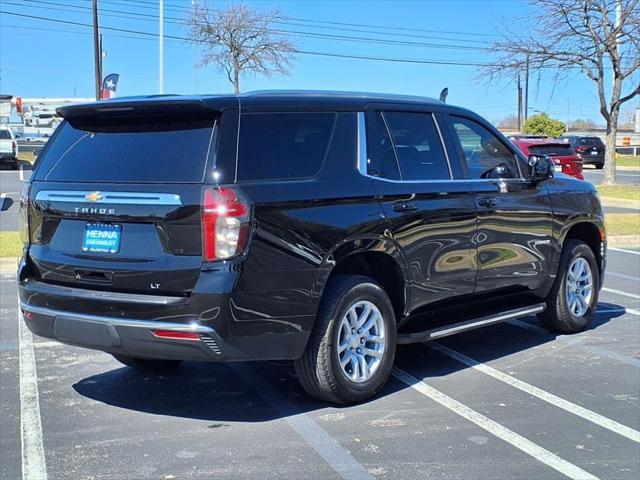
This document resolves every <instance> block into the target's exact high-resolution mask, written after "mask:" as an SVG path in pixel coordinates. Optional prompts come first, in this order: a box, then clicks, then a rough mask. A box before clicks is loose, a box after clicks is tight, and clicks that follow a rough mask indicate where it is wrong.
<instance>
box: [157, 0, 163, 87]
mask: <svg viewBox="0 0 640 480" xmlns="http://www.w3.org/2000/svg"><path fill="white" fill-rule="evenodd" d="M159 22H160V24H159V26H158V30H159V31H158V39H159V42H160V44H159V45H158V47H159V53H160V56H159V58H158V90H159V93H161V94H162V93H164V78H163V77H164V72H163V70H164V0H160V12H159Z"/></svg>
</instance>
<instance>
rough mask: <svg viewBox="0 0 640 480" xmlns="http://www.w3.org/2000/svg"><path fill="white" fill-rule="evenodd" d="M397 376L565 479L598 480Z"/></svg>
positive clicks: (425, 387) (403, 374)
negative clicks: (565, 477) (560, 474)
mask: <svg viewBox="0 0 640 480" xmlns="http://www.w3.org/2000/svg"><path fill="white" fill-rule="evenodd" d="M393 376H394V377H396V378H397V379H398V380H400V381H401V382H403V383H405V384H407V385H408V386H410V387H411V388H413V389H414V390H416V391H417V392H419V393H421V394H422V395H424V396H426V397H428V398H430V399H431V400H434V401H435V402H437V403H439V404H440V405H442V406H443V407H445V408H447V409H449V410H451V411H452V412H453V413H455V414H457V415H459V416H461V417H462V418H464V419H466V420H469V421H470V422H472V423H475V424H476V425H477V426H479V427H480V428H482V429H483V430H486V431H487V432H489V433H491V434H492V435H494V436H496V437H498V438H499V439H501V440H503V441H505V442H507V443H509V444H510V445H513V446H514V447H516V448H517V449H519V450H521V451H522V452H524V453H526V454H527V455H530V456H532V457H533V458H535V459H536V460H538V461H540V462H542V463H544V464H545V465H548V466H549V467H551V468H553V469H554V470H556V471H558V472H560V473H562V474H563V475H565V476H567V477H569V478H572V479H575V480H578V479H580V480H594V479H597V478H598V477H596V476H595V475H592V474H591V473H589V472H587V471H585V470H583V469H581V468H580V467H578V466H576V465H574V464H573V463H570V462H568V461H567V460H565V459H563V458H560V457H559V456H557V455H555V454H554V453H551V452H550V451H549V450H546V449H544V448H542V447H541V446H540V445H538V444H536V443H533V442H532V441H531V440H529V439H527V438H525V437H523V436H522V435H520V434H518V433H516V432H514V431H513V430H509V429H508V428H507V427H505V426H503V425H501V424H499V423H498V422H495V421H493V420H491V419H490V418H488V417H485V416H484V415H482V414H481V413H478V412H476V411H475V410H473V409H472V408H469V407H467V406H466V405H464V404H463V403H460V402H459V401H457V400H455V399H453V398H451V397H449V396H448V395H445V394H444V393H442V392H441V391H439V390H436V389H435V388H433V387H432V386H430V385H427V384H426V383H425V382H424V381H421V380H418V379H417V378H415V377H414V376H413V375H410V374H409V373H407V372H405V371H404V370H401V369H399V368H397V367H394V368H393Z"/></svg>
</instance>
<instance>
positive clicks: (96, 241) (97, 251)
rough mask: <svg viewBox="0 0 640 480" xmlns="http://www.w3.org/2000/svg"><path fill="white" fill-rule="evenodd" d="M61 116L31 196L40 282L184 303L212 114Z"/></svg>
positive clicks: (97, 111)
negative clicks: (170, 298)
mask: <svg viewBox="0 0 640 480" xmlns="http://www.w3.org/2000/svg"><path fill="white" fill-rule="evenodd" d="M96 105H100V104H96ZM116 105H118V104H116ZM62 113H63V114H64V116H65V117H66V118H67V119H66V121H65V122H64V123H63V124H62V125H61V126H60V127H59V129H58V130H57V131H56V133H55V135H54V136H53V138H52V139H51V140H50V142H49V144H48V145H47V147H46V148H45V150H44V151H43V153H42V154H41V156H40V158H39V161H38V165H37V168H36V171H35V172H34V175H33V179H32V187H31V192H30V195H29V197H30V202H29V224H30V238H31V247H30V248H29V256H30V258H31V260H32V261H33V265H34V270H35V271H34V275H35V276H36V277H37V278H38V279H39V280H41V281H43V282H47V283H54V284H63V285H71V286H75V287H84V288H92V289H99V290H112V291H121V292H132V293H145V294H153V293H157V294H177V295H188V294H189V293H190V292H191V290H192V289H193V287H194V286H195V284H196V281H197V279H198V276H199V273H200V268H201V265H202V239H201V235H202V234H201V207H200V204H201V198H202V185H203V181H204V178H205V172H206V171H207V162H208V158H209V155H210V150H211V148H212V147H211V146H212V145H213V138H214V133H215V130H216V129H215V120H216V113H215V112H214V111H212V110H210V109H207V108H204V107H202V106H201V105H198V104H193V105H186V104H184V103H182V104H178V103H177V104H176V105H172V104H166V103H165V104H163V105H162V106H161V108H158V107H157V105H156V106H155V107H154V105H153V104H151V105H150V106H142V107H140V106H136V107H122V106H121V105H119V106H117V107H113V108H111V109H109V108H105V107H103V108H96V107H91V108H89V107H83V108H80V107H78V108H77V109H76V110H73V109H71V110H68V111H65V110H63V111H62Z"/></svg>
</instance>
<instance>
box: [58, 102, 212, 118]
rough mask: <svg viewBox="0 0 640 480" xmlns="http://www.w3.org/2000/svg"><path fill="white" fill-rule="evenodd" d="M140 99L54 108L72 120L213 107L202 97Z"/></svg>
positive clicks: (188, 112) (190, 111)
mask: <svg viewBox="0 0 640 480" xmlns="http://www.w3.org/2000/svg"><path fill="white" fill-rule="evenodd" d="M155 100H156V101H154V99H151V98H145V99H140V100H125V99H122V100H115V101H114V100H109V101H104V102H94V103H84V104H77V105H65V106H62V107H58V108H56V113H57V114H58V115H60V116H61V117H62V118H64V119H66V120H69V121H73V120H74V119H78V118H80V117H101V118H107V117H122V116H127V117H130V116H144V117H151V116H166V115H171V116H179V115H181V114H183V115H187V116H191V115H196V116H197V115H198V114H204V113H206V114H209V115H210V114H211V112H212V111H215V110H216V109H215V108H212V106H211V105H210V104H209V103H208V102H205V101H203V100H202V99H184V98H179V97H178V98H176V97H156V99H155Z"/></svg>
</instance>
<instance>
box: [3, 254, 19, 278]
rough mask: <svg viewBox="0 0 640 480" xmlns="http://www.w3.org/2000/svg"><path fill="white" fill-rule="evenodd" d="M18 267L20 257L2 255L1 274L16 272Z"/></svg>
mask: <svg viewBox="0 0 640 480" xmlns="http://www.w3.org/2000/svg"><path fill="white" fill-rule="evenodd" d="M17 269H18V257H0V274H3V275H6V274H9V273H13V274H15V273H16V270H17Z"/></svg>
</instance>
